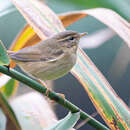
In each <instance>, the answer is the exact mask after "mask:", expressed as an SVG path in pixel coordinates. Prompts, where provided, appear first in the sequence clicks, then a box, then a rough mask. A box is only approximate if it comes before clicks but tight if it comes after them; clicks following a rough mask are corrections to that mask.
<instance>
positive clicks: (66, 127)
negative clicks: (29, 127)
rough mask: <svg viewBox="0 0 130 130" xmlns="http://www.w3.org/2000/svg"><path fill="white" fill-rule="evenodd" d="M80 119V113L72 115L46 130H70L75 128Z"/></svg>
mask: <svg viewBox="0 0 130 130" xmlns="http://www.w3.org/2000/svg"><path fill="white" fill-rule="evenodd" d="M79 118H80V112H77V113H71V112H69V114H68V115H67V116H66V117H65V118H64V119H62V120H60V121H58V122H57V123H56V124H55V125H53V126H51V127H49V128H46V129H45V130H70V129H71V128H73V127H74V125H75V124H76V123H77V121H78V120H79Z"/></svg>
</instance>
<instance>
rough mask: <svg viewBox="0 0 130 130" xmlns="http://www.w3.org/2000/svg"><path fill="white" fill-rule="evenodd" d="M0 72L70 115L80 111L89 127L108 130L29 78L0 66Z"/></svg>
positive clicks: (81, 116) (81, 117)
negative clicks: (41, 95)
mask: <svg viewBox="0 0 130 130" xmlns="http://www.w3.org/2000/svg"><path fill="white" fill-rule="evenodd" d="M0 72H2V73H4V74H6V75H8V76H10V77H12V78H14V79H16V80H18V81H20V82H22V83H24V84H26V85H28V86H29V87H31V88H33V89H35V90H36V91H38V92H40V93H42V94H44V95H45V96H47V97H48V98H50V99H51V100H54V101H55V102H57V103H58V104H61V105H62V106H63V107H65V108H67V109H68V110H69V111H71V112H72V113H75V112H78V111H80V119H82V120H86V119H87V118H89V119H90V120H89V121H88V124H90V125H91V126H93V127H94V128H96V129H97V130H109V129H108V128H107V127H106V126H104V125H103V124H101V123H100V122H99V121H97V120H95V119H94V118H93V117H91V116H90V115H88V114H87V113H85V112H84V111H82V110H81V109H80V108H78V107H77V106H75V105H74V104H72V103H71V102H69V101H68V100H66V99H63V98H62V97H60V96H59V95H58V94H56V93H55V92H53V91H50V90H48V89H47V88H45V87H44V86H43V85H41V84H40V83H39V82H37V81H36V80H33V79H31V78H30V77H28V76H26V75H24V74H22V73H20V72H18V71H16V70H14V69H8V68H7V67H5V66H0Z"/></svg>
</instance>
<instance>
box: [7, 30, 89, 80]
mask: <svg viewBox="0 0 130 130" xmlns="http://www.w3.org/2000/svg"><path fill="white" fill-rule="evenodd" d="M85 35H86V33H79V32H76V31H72V30H67V31H63V32H59V33H57V34H54V35H53V36H50V37H49V38H47V39H46V40H44V41H42V42H39V43H37V44H35V45H33V46H29V47H25V48H23V49H21V50H19V51H17V52H15V51H7V52H8V56H9V58H11V59H12V60H13V61H14V62H15V63H16V64H17V65H18V66H19V67H20V68H21V69H22V70H23V71H24V72H25V73H27V74H28V75H30V76H32V77H34V78H36V79H40V80H42V81H48V80H55V79H58V78H60V77H62V76H64V75H66V74H67V73H68V72H69V71H70V70H71V69H72V67H73V66H74V65H75V64H76V59H77V49H78V45H79V41H80V38H81V37H83V36H85Z"/></svg>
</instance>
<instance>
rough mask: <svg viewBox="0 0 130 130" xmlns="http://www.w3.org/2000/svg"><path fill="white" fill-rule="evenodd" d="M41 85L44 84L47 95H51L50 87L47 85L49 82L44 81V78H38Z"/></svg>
mask: <svg viewBox="0 0 130 130" xmlns="http://www.w3.org/2000/svg"><path fill="white" fill-rule="evenodd" d="M36 80H37V81H38V82H39V83H40V84H41V85H43V86H44V87H45V88H46V89H47V90H46V95H47V97H48V95H49V92H50V89H49V88H48V87H47V84H46V82H44V81H42V80H40V79H36Z"/></svg>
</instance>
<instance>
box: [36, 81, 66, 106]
mask: <svg viewBox="0 0 130 130" xmlns="http://www.w3.org/2000/svg"><path fill="white" fill-rule="evenodd" d="M36 80H37V81H38V82H39V83H40V84H42V85H43V86H44V87H45V88H46V89H47V91H46V95H47V97H48V96H49V92H50V91H51V89H49V88H48V87H47V83H46V82H45V81H42V80H40V79H36ZM57 94H58V95H59V96H60V97H62V98H63V99H64V100H65V95H64V94H62V93H57ZM51 103H52V104H54V103H55V101H54V100H51Z"/></svg>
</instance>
